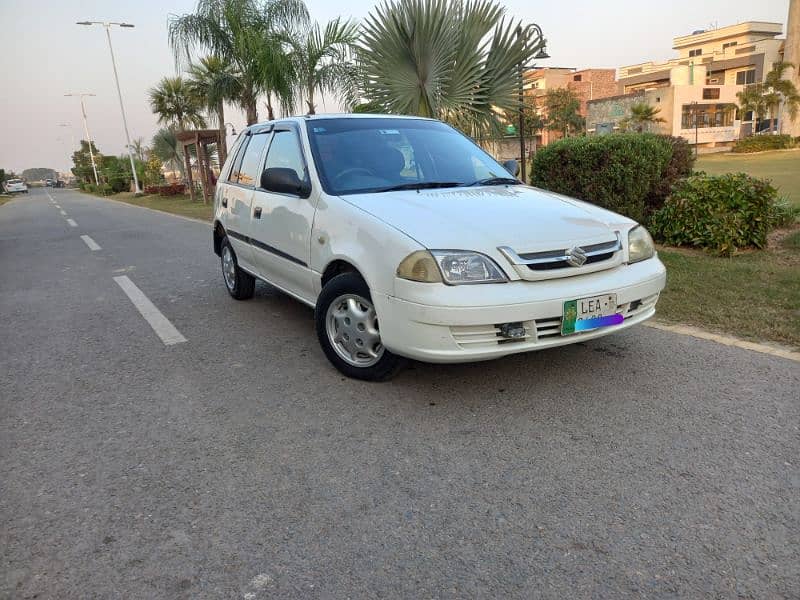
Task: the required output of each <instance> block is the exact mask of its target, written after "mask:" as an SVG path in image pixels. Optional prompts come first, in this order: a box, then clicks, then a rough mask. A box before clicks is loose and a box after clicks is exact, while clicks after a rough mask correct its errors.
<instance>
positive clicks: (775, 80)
mask: <svg viewBox="0 0 800 600" xmlns="http://www.w3.org/2000/svg"><path fill="white" fill-rule="evenodd" d="M792 67H794V65H793V64H792V63H789V62H778V63H775V64H774V65H773V67H772V70H771V71H770V72H769V73H767V76H766V77H765V78H764V88H765V92H766V94H765V100H766V102H767V106H768V107H769V114H770V128H769V129H770V131H772V120H773V118H774V117H775V115H776V114H777V113H778V111H779V110H780V106H781V101H783V109H784V110H785V111H786V112H787V113H788V115H789V119H790V120H791V121H792V122H794V120H795V119H796V118H797V112H798V109H800V93H798V91H797V88H796V87H795V85H794V83H792V82H791V81H789V80H788V79H784V78H783V72H784V71H785V70H786V69H790V68H792ZM778 133H780V132H778Z"/></svg>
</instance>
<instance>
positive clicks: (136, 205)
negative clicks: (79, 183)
mask: <svg viewBox="0 0 800 600" xmlns="http://www.w3.org/2000/svg"><path fill="white" fill-rule="evenodd" d="M78 193H79V194H82V195H84V196H89V197H90V198H96V199H98V200H104V201H106V202H116V203H117V204H124V205H125V206H132V207H134V208H141V209H142V210H149V211H150V212H154V213H158V214H160V215H169V216H170V217H175V218H178V219H183V220H184V221H193V222H195V223H202V224H203V225H208V226H209V227H211V221H203V220H202V219H195V218H194V217H187V216H184V215H177V214H175V213H171V212H167V211H166V210H158V209H157V208H150V207H147V206H139V205H138V204H133V203H132V202H123V201H122V200H114V199H113V198H104V197H102V196H95V195H94V194H87V193H85V192H81V191H78Z"/></svg>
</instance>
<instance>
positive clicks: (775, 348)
mask: <svg viewBox="0 0 800 600" xmlns="http://www.w3.org/2000/svg"><path fill="white" fill-rule="evenodd" d="M644 325H646V326H647V327H652V328H653V329H660V330H662V331H669V332H670V333H677V334H680V335H688V336H690V337H695V338H699V339H701V340H709V341H711V342H716V343H718V344H723V345H724V346H733V347H735V348H741V349H743V350H750V351H752V352H759V353H761V354H769V355H770V356H778V357H780V358H785V359H786V360H792V361H794V362H800V352H795V351H794V350H792V349H790V348H787V347H785V346H779V345H777V344H775V345H768V344H759V343H757V342H749V341H747V340H742V339H739V338H735V337H732V336H728V335H720V334H718V333H712V332H710V331H705V330H703V329H699V328H697V327H692V326H690V325H671V324H668V323H659V322H658V321H648V322H647V323H644Z"/></svg>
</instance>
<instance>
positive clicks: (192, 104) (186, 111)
mask: <svg viewBox="0 0 800 600" xmlns="http://www.w3.org/2000/svg"><path fill="white" fill-rule="evenodd" d="M148 95H149V96H150V108H151V109H152V110H153V112H154V113H155V114H157V115H158V122H159V123H162V124H165V125H169V126H173V127H175V128H177V130H178V131H185V130H186V129H188V128H189V127H194V128H200V127H205V124H206V122H205V119H203V115H202V114H201V110H202V107H201V106H200V103H199V102H198V101H197V98H196V97H195V96H193V95H192V94H191V92H190V90H189V88H188V86H187V85H186V83H185V82H184V80H183V78H182V77H180V76H178V77H164V78H163V79H162V80H161V81H160V82H159V83H158V85H157V86H155V87H153V88H150V91H149V92H148Z"/></svg>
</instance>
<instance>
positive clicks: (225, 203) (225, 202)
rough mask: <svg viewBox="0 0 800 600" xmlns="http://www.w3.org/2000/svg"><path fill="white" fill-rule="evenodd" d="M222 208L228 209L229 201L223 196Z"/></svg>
mask: <svg viewBox="0 0 800 600" xmlns="http://www.w3.org/2000/svg"><path fill="white" fill-rule="evenodd" d="M222 206H223V207H224V208H228V199H227V198H225V197H224V196H223V198H222Z"/></svg>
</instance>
